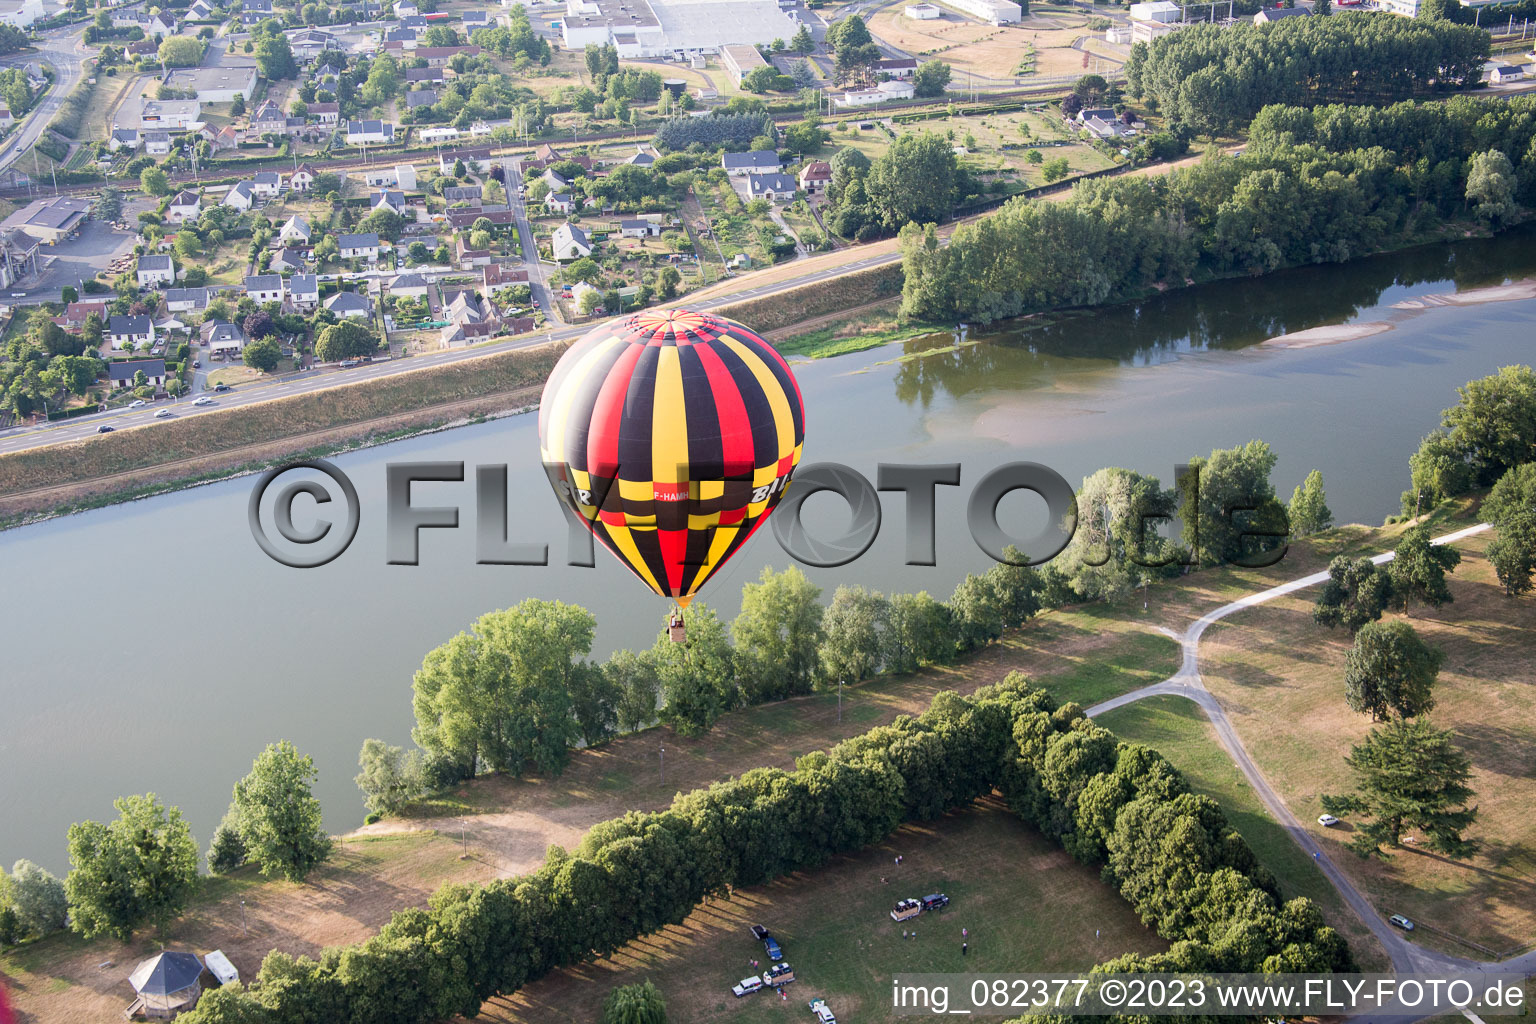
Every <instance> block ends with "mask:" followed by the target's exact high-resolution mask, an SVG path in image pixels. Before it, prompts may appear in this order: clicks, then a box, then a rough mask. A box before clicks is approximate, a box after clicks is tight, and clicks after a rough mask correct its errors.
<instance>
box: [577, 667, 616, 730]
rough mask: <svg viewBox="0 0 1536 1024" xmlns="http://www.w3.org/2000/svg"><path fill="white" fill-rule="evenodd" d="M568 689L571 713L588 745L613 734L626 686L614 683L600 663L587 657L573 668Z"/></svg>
mask: <svg viewBox="0 0 1536 1024" xmlns="http://www.w3.org/2000/svg"><path fill="white" fill-rule="evenodd" d="M568 689H569V691H570V695H571V714H572V715H574V716H575V718H576V726H577V728H579V729H580V730H581V738H582V740H583V741H584V742H585V743H586V745H587V746H588V747H595V746H597V745H598V744H600V743H603V742H605V741H606V740H607V739H608V738H609V737H611V736H612V735H613V734H614V731H615V729H616V728H617V726H618V721H619V703H620V701H622V700H623V696H624V693H623V690H622V689H620V687H618V686H617V685H615V684H614V682H613V680H612V678H611V677H609V676H608V675H607V673H605V672H604V671H603V668H602V666H601V665H597V664H594V663H592V662H588V661H584V662H582V663H580V664H579V665H577V666H576V667H575V669H573V670H572V672H571V675H570V683H569V685H568Z"/></svg>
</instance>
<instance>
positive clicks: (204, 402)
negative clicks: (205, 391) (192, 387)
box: [192, 395, 213, 405]
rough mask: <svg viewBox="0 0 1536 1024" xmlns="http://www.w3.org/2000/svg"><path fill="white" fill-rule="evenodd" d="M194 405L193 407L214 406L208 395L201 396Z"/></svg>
mask: <svg viewBox="0 0 1536 1024" xmlns="http://www.w3.org/2000/svg"><path fill="white" fill-rule="evenodd" d="M192 404H193V405H212V404H213V399H211V398H209V397H208V396H207V395H199V396H198V397H197V400H196V401H194V402H193V403H192Z"/></svg>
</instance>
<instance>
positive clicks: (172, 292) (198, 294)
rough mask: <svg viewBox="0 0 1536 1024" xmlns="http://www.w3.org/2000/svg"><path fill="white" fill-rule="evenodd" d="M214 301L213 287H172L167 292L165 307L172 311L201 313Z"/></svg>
mask: <svg viewBox="0 0 1536 1024" xmlns="http://www.w3.org/2000/svg"><path fill="white" fill-rule="evenodd" d="M212 301H213V289H212V288H171V289H168V290H167V291H166V293H165V308H166V309H167V310H169V311H170V312H172V313H201V312H202V311H203V310H205V309H207V308H208V303H210V302H212Z"/></svg>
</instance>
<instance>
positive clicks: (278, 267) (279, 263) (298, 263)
mask: <svg viewBox="0 0 1536 1024" xmlns="http://www.w3.org/2000/svg"><path fill="white" fill-rule="evenodd" d="M308 265H309V262H308V260H306V259H305V258H304V251H303V250H302V249H279V250H278V251H277V253H276V254H275V255H274V256H273V257H272V261H271V262H270V263H268V264H267V267H268V269H270V270H275V271H277V272H278V273H282V272H283V271H285V270H288V271H292V272H293V273H295V274H297V273H300V272H302V271H303V270H304V268H305V267H306V266H308Z"/></svg>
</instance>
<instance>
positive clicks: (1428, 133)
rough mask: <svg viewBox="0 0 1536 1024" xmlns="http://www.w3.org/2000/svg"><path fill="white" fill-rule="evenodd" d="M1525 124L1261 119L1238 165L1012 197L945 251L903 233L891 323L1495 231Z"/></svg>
mask: <svg viewBox="0 0 1536 1024" xmlns="http://www.w3.org/2000/svg"><path fill="white" fill-rule="evenodd" d="M1397 20H1403V19H1397ZM1282 24H1283V23H1282ZM1186 31H1189V30H1186ZM1178 34H1179V35H1183V33H1178ZM1533 113H1536V99H1533V98H1530V97H1518V98H1514V99H1508V100H1505V99H1483V98H1472V97H1465V96H1462V97H1454V98H1452V99H1451V100H1449V101H1446V102H1443V103H1426V104H1419V103H1414V102H1405V103H1400V104H1397V105H1395V106H1392V107H1389V108H1387V109H1385V110H1381V109H1378V108H1374V107H1326V108H1318V109H1310V110H1309V109H1306V108H1302V107H1285V106H1272V107H1266V108H1265V109H1264V110H1263V111H1261V112H1260V114H1259V116H1258V117H1257V118H1255V119H1254V121H1253V124H1252V127H1251V129H1250V144H1249V146H1248V149H1247V151H1246V152H1245V153H1243V154H1241V155H1236V156H1234V155H1227V154H1223V153H1218V152H1214V151H1213V152H1211V153H1208V154H1207V156H1206V158H1205V159H1204V160H1203V161H1201V163H1200V164H1198V165H1197V166H1194V167H1190V168H1185V169H1180V170H1177V171H1174V172H1172V173H1170V174H1168V175H1165V176H1163V177H1162V178H1158V179H1147V178H1106V179H1100V180H1095V181H1085V182H1082V183H1080V184H1079V185H1078V186H1077V187H1076V188H1075V189H1074V190H1073V192H1072V194H1071V195H1070V196H1069V197H1068V198H1067V199H1066V200H1065V201H1062V202H1053V203H1037V202H1031V201H1029V200H1023V199H1016V200H1013V201H1012V202H1010V203H1008V204H1007V205H1005V206H1004V207H1002V209H1000V210H999V211H998V212H997V213H996V214H994V215H992V216H990V217H986V218H984V219H982V220H980V221H978V222H976V223H974V224H964V225H961V226H960V227H959V228H957V229H956V230H955V232H954V234H953V236H952V237H951V239H950V241H949V243H948V244H947V245H940V243H939V238H938V234H937V231H936V229H935V228H934V226H933V225H931V224H930V225H927V226H926V227H924V226H920V225H919V224H918V223H911V224H908V225H907V226H906V227H904V228H902V231H901V246H902V266H903V270H904V271H905V285H904V289H903V298H902V312H903V314H905V315H908V316H915V317H920V318H923V319H927V320H934V321H941V322H942V321H951V322H952V321H955V320H971V321H980V322H983V323H986V322H990V321H992V320H996V319H1001V318H1004V317H1011V316H1018V315H1020V314H1023V313H1029V312H1035V311H1039V310H1043V309H1050V308H1056V307H1063V306H1085V305H1096V304H1099V303H1103V302H1107V301H1110V300H1113V299H1116V298H1123V297H1127V296H1131V295H1137V294H1141V293H1143V292H1145V291H1146V290H1147V289H1149V288H1151V287H1153V286H1154V285H1157V284H1159V283H1162V284H1167V285H1171V286H1175V287H1177V286H1179V285H1181V284H1182V283H1183V282H1185V281H1186V280H1191V279H1202V278H1207V279H1208V278H1210V277H1214V276H1227V275H1234V274H1256V273H1263V272H1267V271H1271V270H1276V269H1278V268H1281V267H1286V266H1296V265H1300V264H1305V263H1326V262H1340V261H1343V260H1347V259H1352V258H1354V257H1357V256H1361V255H1365V254H1367V253H1371V252H1375V251H1379V250H1381V249H1384V248H1387V247H1390V246H1392V245H1395V244H1399V243H1401V242H1403V241H1406V240H1408V239H1411V238H1414V237H1417V236H1418V235H1419V234H1421V233H1422V232H1424V231H1425V230H1428V229H1432V228H1434V227H1436V226H1438V225H1439V224H1440V223H1442V222H1443V221H1444V220H1446V219H1448V218H1452V217H1458V216H1475V217H1480V218H1482V219H1484V220H1486V221H1487V223H1488V224H1489V225H1490V226H1491V227H1494V228H1500V227H1504V226H1506V225H1508V224H1509V223H1511V222H1513V221H1516V220H1518V219H1520V217H1522V216H1523V215H1524V214H1525V213H1526V212H1528V211H1529V209H1530V208H1531V207H1532V206H1533V205H1536V116H1533Z"/></svg>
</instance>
